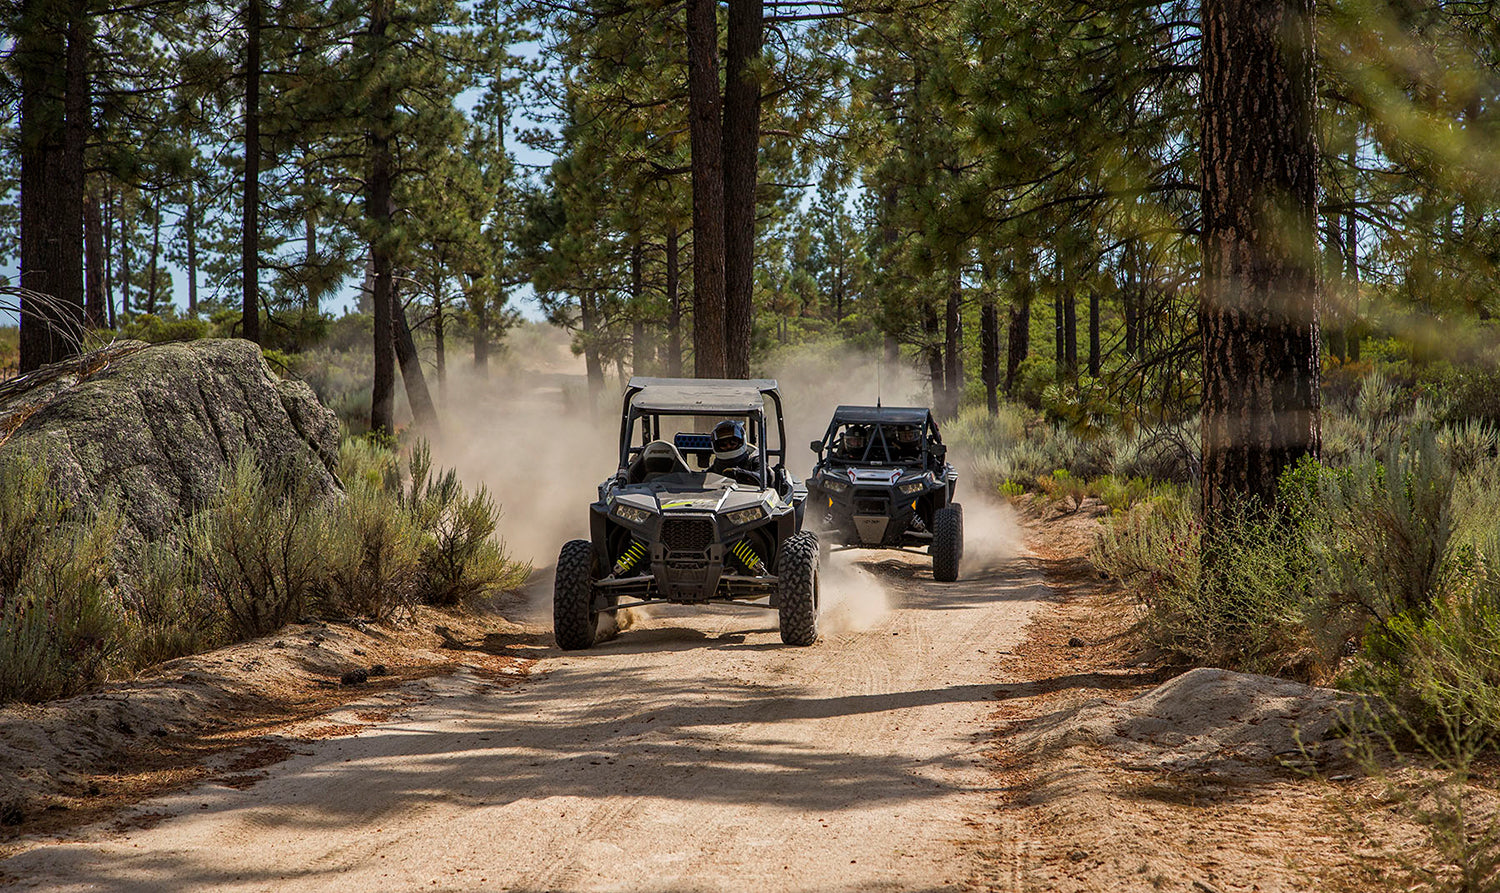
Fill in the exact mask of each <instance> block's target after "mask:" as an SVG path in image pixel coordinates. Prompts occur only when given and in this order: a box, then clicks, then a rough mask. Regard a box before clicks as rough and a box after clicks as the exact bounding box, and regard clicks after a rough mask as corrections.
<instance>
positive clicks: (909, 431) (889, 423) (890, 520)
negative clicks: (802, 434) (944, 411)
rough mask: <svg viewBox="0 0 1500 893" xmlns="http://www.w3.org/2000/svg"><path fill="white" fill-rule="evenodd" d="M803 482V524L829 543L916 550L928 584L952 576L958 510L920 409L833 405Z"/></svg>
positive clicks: (960, 525)
mask: <svg viewBox="0 0 1500 893" xmlns="http://www.w3.org/2000/svg"><path fill="white" fill-rule="evenodd" d="M812 449H813V452H815V453H817V454H818V462H817V465H815V466H814V467H813V473H812V476H811V477H810V478H808V481H807V490H808V500H809V504H810V505H811V506H812V508H811V511H812V512H813V518H814V522H813V524H812V525H811V526H813V527H815V528H816V529H817V531H818V536H819V537H820V538H821V539H823V540H824V541H825V543H826V544H829V545H838V546H844V547H846V548H863V549H916V548H921V547H924V546H925V547H926V548H927V551H928V553H929V554H931V556H932V576H933V579H936V580H939V581H941V582H944V583H951V582H953V581H954V580H957V579H958V566H959V563H960V562H961V561H962V560H963V554H964V516H963V507H962V506H961V505H959V504H958V503H956V502H954V501H953V492H954V489H955V488H956V487H957V486H958V473H957V472H955V471H954V470H953V466H952V465H949V464H948V462H947V454H948V448H947V447H946V446H944V445H943V440H942V437H941V435H939V434H938V426H937V422H936V421H935V420H934V419H933V418H932V413H931V412H930V411H928V410H927V409H924V408H920V407H909V406H840V407H839V408H838V409H836V410H835V411H834V413H833V420H832V421H831V422H829V423H828V431H827V432H826V433H824V435H823V439H822V440H815V441H813V442H812Z"/></svg>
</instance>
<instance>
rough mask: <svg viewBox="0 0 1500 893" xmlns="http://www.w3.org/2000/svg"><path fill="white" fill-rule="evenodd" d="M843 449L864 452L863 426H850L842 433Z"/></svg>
mask: <svg viewBox="0 0 1500 893" xmlns="http://www.w3.org/2000/svg"><path fill="white" fill-rule="evenodd" d="M844 448H845V449H848V450H859V451H860V452H864V449H865V428H864V426H863V425H850V426H849V428H848V430H846V431H845V432H844Z"/></svg>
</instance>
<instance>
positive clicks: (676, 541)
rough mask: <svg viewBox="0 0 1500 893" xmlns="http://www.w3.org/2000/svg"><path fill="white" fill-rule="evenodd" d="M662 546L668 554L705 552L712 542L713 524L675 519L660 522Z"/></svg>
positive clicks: (687, 519)
mask: <svg viewBox="0 0 1500 893" xmlns="http://www.w3.org/2000/svg"><path fill="white" fill-rule="evenodd" d="M661 541H662V545H664V546H666V547H667V551H668V552H700V553H701V552H707V551H708V547H709V546H710V545H712V544H713V541H714V522H712V521H708V520H703V519H689V518H675V519H668V520H666V521H663V522H662V525H661Z"/></svg>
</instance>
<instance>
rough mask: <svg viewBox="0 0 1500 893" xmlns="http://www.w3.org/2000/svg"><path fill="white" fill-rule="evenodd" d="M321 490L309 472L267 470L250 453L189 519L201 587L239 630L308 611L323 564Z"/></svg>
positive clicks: (267, 628)
mask: <svg viewBox="0 0 1500 893" xmlns="http://www.w3.org/2000/svg"><path fill="white" fill-rule="evenodd" d="M324 499H325V495H324V494H323V493H321V492H320V491H319V490H318V489H317V487H316V486H315V484H314V483H313V482H312V480H311V479H310V478H309V477H308V476H307V475H306V474H301V473H298V472H295V471H291V470H275V471H272V472H271V473H269V474H267V473H266V472H263V471H262V470H261V468H260V467H259V465H257V463H256V458H255V457H254V456H253V455H249V454H245V455H241V456H240V457H239V458H237V459H236V460H235V461H234V463H233V464H232V465H230V466H229V468H227V469H226V470H225V473H224V475H223V476H222V478H221V479H220V482H219V492H218V493H217V494H215V496H214V498H213V499H212V500H210V502H209V504H208V505H207V506H205V507H204V508H203V510H202V511H200V512H199V513H198V514H196V515H194V516H193V518H192V520H191V521H190V522H189V523H188V532H187V540H188V543H189V548H190V549H191V550H192V554H193V556H194V559H195V561H196V564H197V567H198V572H199V574H200V579H201V581H202V584H203V586H204V587H205V588H206V589H207V590H208V591H209V593H210V594H211V596H212V597H213V598H214V599H215V600H216V601H217V602H218V603H219V604H222V605H223V607H224V611H225V613H226V614H227V615H228V618H229V622H230V624H231V626H232V628H233V630H234V631H235V633H236V634H238V635H241V636H256V635H262V634H264V633H268V632H271V631H272V630H275V629H278V628H280V627H282V626H284V625H285V624H287V623H288V622H290V621H292V620H295V619H297V618H298V617H300V616H302V614H303V613H304V612H306V610H307V608H308V606H309V604H310V603H311V602H312V600H313V598H314V596H315V595H316V594H317V593H318V592H319V591H320V590H321V589H322V588H323V584H324V583H325V580H326V576H325V575H326V568H327V554H326V541H327V526H326V520H327V516H328V511H327V509H326V508H325V507H324V504H323V503H324Z"/></svg>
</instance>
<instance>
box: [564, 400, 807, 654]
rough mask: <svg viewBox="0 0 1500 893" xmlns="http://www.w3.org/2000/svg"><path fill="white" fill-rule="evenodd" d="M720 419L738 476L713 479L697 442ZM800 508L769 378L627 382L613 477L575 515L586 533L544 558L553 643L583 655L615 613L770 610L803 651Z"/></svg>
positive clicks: (705, 444) (711, 446)
mask: <svg viewBox="0 0 1500 893" xmlns="http://www.w3.org/2000/svg"><path fill="white" fill-rule="evenodd" d="M768 410H769V411H770V416H771V417H770V418H769V419H768V417H767V411H768ZM726 421H727V422H729V423H731V424H730V427H733V428H735V429H736V430H738V431H740V432H742V440H741V442H740V445H741V446H742V447H744V448H745V450H744V451H742V452H745V453H746V456H745V458H746V459H748V460H749V461H746V462H745V463H744V464H745V465H746V466H748V467H734V468H721V471H720V472H715V471H713V470H711V469H712V468H713V467H714V455H715V443H714V437H713V436H712V435H711V434H709V433H706V432H709V431H711V430H712V429H714V428H715V426H716V425H720V426H722V425H724V423H725V422H726ZM733 423H738V424H737V425H734V424H733ZM806 499H807V488H806V487H804V486H803V485H802V484H800V483H799V482H798V481H796V480H795V479H794V478H793V477H792V476H791V474H790V473H789V472H788V471H787V469H786V425H785V422H784V420H783V418H782V410H781V394H780V393H779V392H778V391H777V389H776V382H775V381H771V380H754V381H751V380H745V381H740V380H718V379H677V378H632V379H631V380H630V383H629V384H628V385H627V386H626V388H625V400H624V406H623V410H622V412H621V419H620V467H619V469H618V471H616V472H615V474H613V475H612V476H611V477H609V478H608V479H607V480H605V481H604V482H603V483H602V484H600V485H599V499H598V501H597V502H595V503H594V504H593V505H591V506H589V526H590V530H591V533H592V536H591V538H590V539H586V540H573V541H571V542H569V543H566V544H565V545H564V546H563V547H562V553H561V554H560V555H559V556H558V559H557V577H556V580H555V583H554V588H553V593H552V621H553V633H554V635H555V636H556V637H557V644H558V646H559V647H561V648H564V649H569V650H573V649H581V648H588V647H590V646H592V645H593V644H594V643H595V642H597V641H600V640H602V639H605V638H608V637H610V636H612V635H614V634H615V632H616V630H617V626H616V623H615V612H616V611H619V610H621V609H624V608H631V607H636V606H640V605H651V604H661V603H671V604H706V603H709V602H733V603H739V604H752V603H759V605H758V606H760V607H769V608H772V609H775V610H776V611H777V612H778V614H779V615H780V621H781V640H782V641H783V642H785V643H786V644H788V645H811V644H812V643H813V642H814V641H816V640H817V638H818V540H817V537H816V536H815V535H814V534H812V533H811V532H804V531H803V530H802V513H803V504H804V502H805V500H806ZM764 599H769V602H768V603H766V602H762V600H764Z"/></svg>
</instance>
